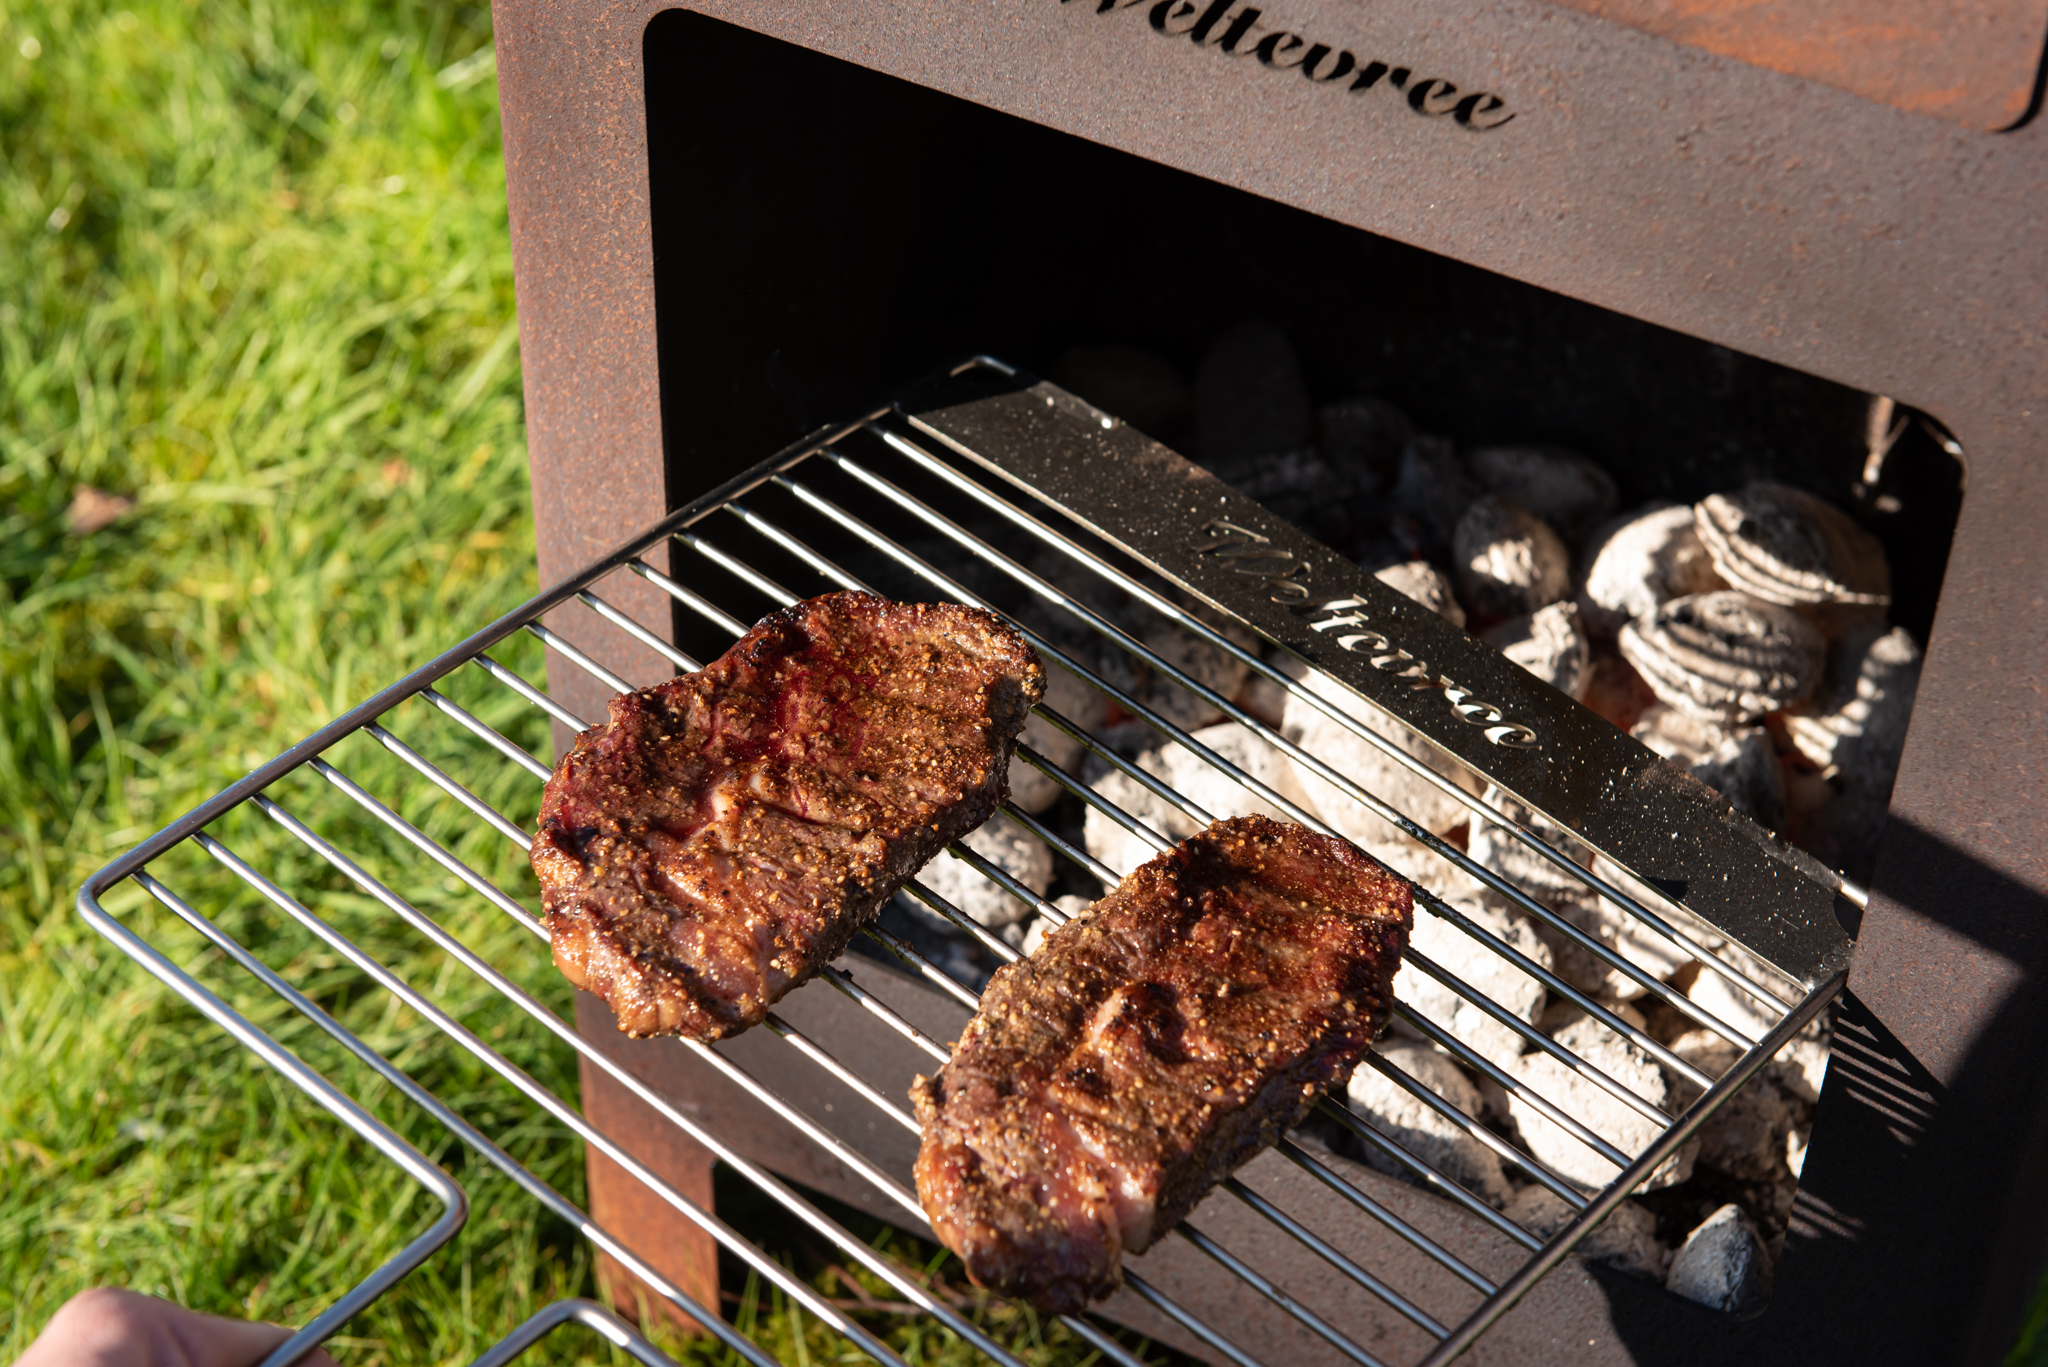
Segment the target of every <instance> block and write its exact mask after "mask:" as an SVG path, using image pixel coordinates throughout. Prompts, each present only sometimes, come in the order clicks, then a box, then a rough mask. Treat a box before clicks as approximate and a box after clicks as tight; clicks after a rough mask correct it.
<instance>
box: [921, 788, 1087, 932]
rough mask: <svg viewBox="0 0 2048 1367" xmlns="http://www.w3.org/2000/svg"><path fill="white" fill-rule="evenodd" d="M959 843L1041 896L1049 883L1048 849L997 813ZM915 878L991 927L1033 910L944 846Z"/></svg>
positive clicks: (1028, 833)
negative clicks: (945, 849)
mask: <svg viewBox="0 0 2048 1367" xmlns="http://www.w3.org/2000/svg"><path fill="white" fill-rule="evenodd" d="M960 843H961V844H963V845H965V846H966V847H967V848H968V849H970V850H973V851H974V852H975V853H976V854H978V855H980V856H981V857H982V858H984V859H986V860H988V862H989V863H991V864H994V865H995V866H996V867H997V868H999V869H1001V870H1002V871H1003V872H1004V873H1007V874H1009V875H1010V877H1012V878H1014V879H1016V880H1017V881H1018V882H1019V883H1021V884H1023V885H1024V886H1025V887H1027V888H1029V889H1030V890H1031V891H1032V892H1033V893H1035V894H1037V895H1039V896H1043V895H1044V894H1045V890H1046V888H1047V887H1048V886H1050V885H1051V883H1052V851H1051V850H1049V849H1047V848H1046V846H1045V842H1044V841H1042V840H1040V839H1039V838H1038V837H1037V836H1035V835H1033V834H1031V832H1029V831H1027V830H1025V829H1024V828H1023V827H1022V826H1019V825H1018V824H1017V823H1016V822H1015V821H1012V820H1011V819H1010V818H1009V817H1007V816H1005V815H1003V814H1002V813H1001V812H997V813H996V814H995V815H994V816H992V817H990V818H989V819H988V820H987V821H986V822H984V823H983V824H982V825H981V826H979V827H977V828H976V829H974V830H972V831H969V832H968V833H967V834H966V835H965V836H963V837H962V838H961V842H960ZM917 881H918V882H920V883H922V884H924V885H925V887H927V888H929V889H930V890H931V891H932V892H933V893H935V894H937V895H938V896H940V897H943V898H945V899H946V900H947V901H948V902H951V903H952V904H953V905H954V906H956V907H958V908H959V909H960V910H962V911H964V912H966V913H967V914H968V915H969V916H971V917H973V918H974V919H975V920H976V921H977V922H979V923H980V924H982V925H984V926H988V927H990V928H991V929H996V928H1000V927H1002V926H1007V925H1010V924H1013V923H1014V922H1017V921H1021V920H1023V919H1024V918H1025V917H1027V916H1030V915H1031V914H1032V913H1033V912H1034V911H1035V910H1036V908H1034V907H1033V906H1032V905H1031V904H1030V903H1028V902H1021V901H1019V900H1018V899H1017V898H1015V897H1014V896H1012V895H1011V894H1009V893H1008V892H1005V891H1004V890H1003V889H1002V887H1000V886H999V885H998V884H997V883H996V882H995V881H994V880H993V879H991V878H989V877H987V876H986V875H984V874H983V873H982V872H981V871H980V870H978V869H976V868H974V867H973V866H972V865H971V864H969V863H968V862H967V861H966V860H964V859H961V858H958V857H957V856H955V855H953V854H952V853H950V852H948V851H944V850H942V851H940V852H939V854H938V855H937V856H935V857H934V858H933V859H932V861H931V862H930V863H929V864H926V865H925V866H924V867H923V868H922V869H919V870H918V873H917ZM911 900H912V902H916V900H917V899H916V898H914V897H913V898H912V899H911ZM920 907H921V904H920Z"/></svg>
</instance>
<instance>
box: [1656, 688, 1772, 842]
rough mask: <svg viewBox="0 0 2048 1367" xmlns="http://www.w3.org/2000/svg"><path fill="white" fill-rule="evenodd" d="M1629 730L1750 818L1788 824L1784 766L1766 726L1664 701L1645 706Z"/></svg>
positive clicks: (1763, 823) (1757, 821)
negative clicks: (1704, 715) (1714, 717)
mask: <svg viewBox="0 0 2048 1367" xmlns="http://www.w3.org/2000/svg"><path fill="white" fill-rule="evenodd" d="M1629 734H1630V735H1632V736H1634V737H1635V738H1636V739H1637V740H1639V741H1641V742H1642V743H1643V744H1644V745H1646V746H1648V747H1649V748H1650V749H1651V750H1654V751H1655V752H1656V753H1657V754H1659V755H1662V756H1663V757H1664V758H1665V759H1668V760H1670V761H1671V762H1672V763H1673V764H1676V765H1678V766H1679V767H1680V768H1682V769H1687V770H1690V771H1691V773H1692V775H1693V777H1695V778H1697V779H1698V780H1699V781H1700V782H1702V783H1704V784H1706V785H1707V786H1708V787H1709V788H1712V789H1714V790H1715V791H1716V792H1718V793H1720V794H1721V796H1723V797H1725V798H1727V799H1728V802H1729V805H1731V806H1732V807H1734V808H1735V810H1736V811H1738V812H1740V813H1742V814H1743V815H1744V816H1746V817H1748V818H1749V819H1750V820H1752V821H1754V822H1756V823H1758V824H1759V825H1762V826H1766V827H1769V828H1770V829H1771V830H1774V831H1776V830H1783V829H1784V826H1785V776H1784V771H1783V770H1782V769H1781V768H1780V767H1779V765H1778V752H1777V750H1776V749H1775V748H1774V747H1773V746H1772V745H1771V737H1770V733H1769V732H1767V731H1765V730H1764V728H1763V727H1761V726H1736V727H1725V726H1722V725H1720V724H1719V723H1717V722H1711V721H1702V720H1701V719H1700V718H1698V717H1695V716H1691V715H1688V714H1687V713H1684V712H1681V711H1679V710H1678V709H1677V708H1675V707H1665V706H1663V705H1661V704H1660V705H1658V706H1656V707H1652V708H1650V709H1649V710H1648V711H1646V712H1644V713H1643V717H1642V720H1641V721H1638V722H1637V723H1636V724H1635V727H1634V728H1633V729H1632V730H1631V731H1630V732H1629Z"/></svg>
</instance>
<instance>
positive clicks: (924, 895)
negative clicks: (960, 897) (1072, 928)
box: [903, 878, 1058, 964]
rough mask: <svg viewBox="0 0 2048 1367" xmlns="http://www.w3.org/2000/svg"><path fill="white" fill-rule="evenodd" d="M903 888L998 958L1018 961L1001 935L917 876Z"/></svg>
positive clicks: (1005, 961) (1013, 961)
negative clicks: (920, 880)
mask: <svg viewBox="0 0 2048 1367" xmlns="http://www.w3.org/2000/svg"><path fill="white" fill-rule="evenodd" d="M903 890H904V891H905V892H907V893H909V894H910V895H911V896H912V897H914V898H916V899H917V900H918V901H920V902H922V903H924V904H925V905H926V906H927V907H929V908H931V910H932V911H933V913H935V914H936V915H939V916H943V917H945V918H946V920H948V921H950V922H952V923H953V924H954V925H955V926H958V927H959V928H960V929H961V930H963V931H965V932H966V933H967V934H969V935H972V936H973V937H974V939H975V942H976V943H977V944H979V945H980V946H981V947H982V948H983V949H986V950H987V951H988V952H989V953H991V954H993V955H995V956H996V957H997V958H998V959H1001V960H1002V961H1003V962H1004V963H1006V964H1007V963H1015V962H1016V961H1017V958H1018V955H1017V951H1016V950H1014V949H1012V948H1010V946H1009V945H1007V944H1005V943H1004V942H1003V939H1002V937H1001V936H999V935H994V934H991V933H990V931H989V929H988V927H987V926H984V925H982V924H981V923H980V922H979V921H977V920H975V919H974V918H973V917H972V916H969V915H968V914H967V913H966V912H964V911H962V910H960V908H958V907H956V906H954V905H953V904H952V903H951V902H948V901H947V900H946V899H945V898H943V897H941V896H939V895H938V894H937V893H936V892H933V891H932V890H931V889H930V888H928V887H926V886H925V885H924V884H922V883H920V882H918V881H917V880H916V879H915V878H913V879H911V880H910V881H909V882H908V883H905V884H904V885H903ZM1054 914H1055V915H1057V914H1058V913H1057V912H1055V913H1054Z"/></svg>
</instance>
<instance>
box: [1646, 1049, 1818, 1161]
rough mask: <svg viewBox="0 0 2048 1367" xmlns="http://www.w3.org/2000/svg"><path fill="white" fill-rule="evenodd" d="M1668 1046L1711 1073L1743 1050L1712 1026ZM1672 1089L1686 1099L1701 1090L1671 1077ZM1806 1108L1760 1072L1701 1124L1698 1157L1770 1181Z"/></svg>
mask: <svg viewBox="0 0 2048 1367" xmlns="http://www.w3.org/2000/svg"><path fill="white" fill-rule="evenodd" d="M1670 1047H1671V1052H1672V1053H1674V1054H1676V1055H1678V1056H1679V1057H1680V1058H1682V1059H1684V1060H1685V1061H1686V1062H1687V1063H1690V1064H1692V1065H1693V1067H1695V1068H1698V1069H1699V1070H1700V1071H1701V1072H1703V1073H1706V1074H1707V1075H1708V1076H1709V1077H1719V1076H1720V1075H1721V1074H1722V1073H1724V1072H1726V1071H1727V1070H1728V1069H1729V1068H1731V1067H1733V1066H1734V1064H1735V1060H1736V1059H1737V1058H1738V1057H1740V1055H1741V1050H1740V1049H1739V1048H1738V1047H1737V1046H1735V1045H1733V1044H1731V1043H1729V1042H1728V1041H1727V1040H1724V1039H1722V1038H1721V1037H1720V1036H1719V1035H1716V1034H1715V1033H1714V1032H1712V1031H1711V1030H1688V1031H1687V1032H1686V1033H1684V1034H1683V1035H1680V1036H1679V1037H1678V1038H1677V1039H1675V1040H1673V1041H1672V1042H1671V1046H1670ZM1672 1091H1673V1093H1674V1094H1675V1095H1677V1096H1678V1097H1680V1098H1682V1099H1683V1100H1684V1102H1685V1103H1686V1104H1688V1105H1690V1104H1691V1102H1692V1101H1693V1100H1695V1099H1697V1097H1698V1096H1699V1088H1698V1087H1697V1086H1696V1085H1695V1084H1693V1083H1691V1082H1690V1081H1687V1080H1685V1079H1673V1081H1672ZM1806 1109H1807V1108H1805V1107H1803V1106H1802V1105H1801V1104H1800V1103H1799V1101H1798V1100H1797V1099H1796V1098H1794V1097H1791V1096H1788V1095H1786V1093H1785V1092H1784V1090H1783V1089H1782V1088H1780V1087H1779V1086H1778V1084H1777V1082H1776V1080H1775V1079H1773V1078H1772V1077H1771V1076H1769V1075H1768V1074H1767V1073H1766V1074H1759V1075H1758V1076H1756V1077H1754V1078H1751V1079H1750V1080H1749V1082H1748V1083H1747V1084H1745V1085H1744V1086H1743V1087H1742V1088H1741V1089H1740V1090H1739V1091H1737V1092H1736V1093H1735V1095H1734V1096H1731V1097H1729V1098H1728V1100H1727V1101H1725V1102H1723V1103H1722V1105H1721V1109H1720V1110H1718V1111H1716V1112H1714V1114H1713V1116H1712V1117H1711V1118H1710V1119H1709V1120H1708V1121H1707V1123H1706V1124H1704V1125H1702V1126H1700V1129H1699V1136H1698V1138H1699V1142H1700V1152H1699V1160H1698V1161H1699V1162H1700V1164H1701V1165H1702V1166H1705V1167H1709V1168H1712V1169H1714V1170H1715V1171H1717V1172H1724V1173H1727V1174H1728V1175H1729V1176H1730V1177H1736V1178H1740V1179H1742V1180H1743V1181H1746V1182H1765V1181H1770V1180H1772V1179H1774V1178H1776V1177H1778V1176H1779V1175H1780V1173H1781V1172H1782V1171H1783V1170H1784V1166H1785V1142H1786V1137H1787V1136H1788V1135H1790V1134H1791V1133H1792V1131H1793V1130H1794V1129H1795V1128H1797V1126H1798V1125H1799V1122H1800V1121H1801V1119H1802V1118H1804V1112H1805V1111H1806Z"/></svg>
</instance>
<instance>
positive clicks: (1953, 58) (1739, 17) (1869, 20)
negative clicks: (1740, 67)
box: [1556, 0, 2048, 132]
mask: <svg viewBox="0 0 2048 1367" xmlns="http://www.w3.org/2000/svg"><path fill="white" fill-rule="evenodd" d="M1556 2H1557V3H1558V4H1561V5H1569V6H1571V7H1572V8H1573V9H1576V10H1584V11H1585V12H1586V13H1587V14H1596V15H1598V16H1600V17H1601V18H1603V19H1612V20H1614V21H1615V22H1616V23H1621V24H1628V25H1630V26H1631V27H1633V28H1639V29H1641V30H1642V31H1643V32H1645V33H1654V34H1656V35H1657V36H1658V37H1660V38H1669V39H1671V40H1673V41H1674V42H1680V43H1687V44H1690V45H1691V46H1693V47H1697V48H1704V49H1705V50H1706V51H1708V52H1714V53H1719V54H1720V55H1721V56H1723V57H1736V58H1739V59H1741V60H1742V61H1745V62H1753V63H1755V64H1756V65H1757V66H1762V67H1769V68H1770V69H1771V70H1773V71H1782V72H1784V73H1785V74H1787V75H1789V76H1804V77H1807V78H1808V79H1810V80H1815V81H1824V82H1826V83H1827V84H1829V85H1832V86H1836V87H1839V88H1840V89H1843V90H1846V91H1848V92H1850V93H1851V94H1853V95H1861V96H1863V97H1864V98H1865V99H1869V100H1880V101H1882V102H1884V103H1885V104H1890V105H1896V106H1898V107H1899V108H1900V109H1906V110H1911V111H1912V112H1914V113H1916V114H1933V115H1935V116H1937V117H1939V118H1944V119H1950V120H1953V121H1954V122H1956V123H1959V124H1962V125H1963V126H1964V127H1966V128H1976V129H1982V130H1984V131H1987V132H1988V131H1994V130H1997V129H2003V128H2011V127H2013V126H2014V125H2015V124H2018V123H2019V122H2020V121H2021V120H2023V119H2026V118H2028V117H2029V116H2030V114H2031V113H2032V112H2033V110H2034V108H2035V106H2036V104H2037V102H2038V100H2039V92H2040V87H2039V85H2038V84H2037V82H2038V80H2039V77H2040V73H2041V62H2042V45H2043V42H2044V40H2048V4H2044V3H2043V2H2042V0H1853V2H1852V3H1844V2H1843V0H1556Z"/></svg>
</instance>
